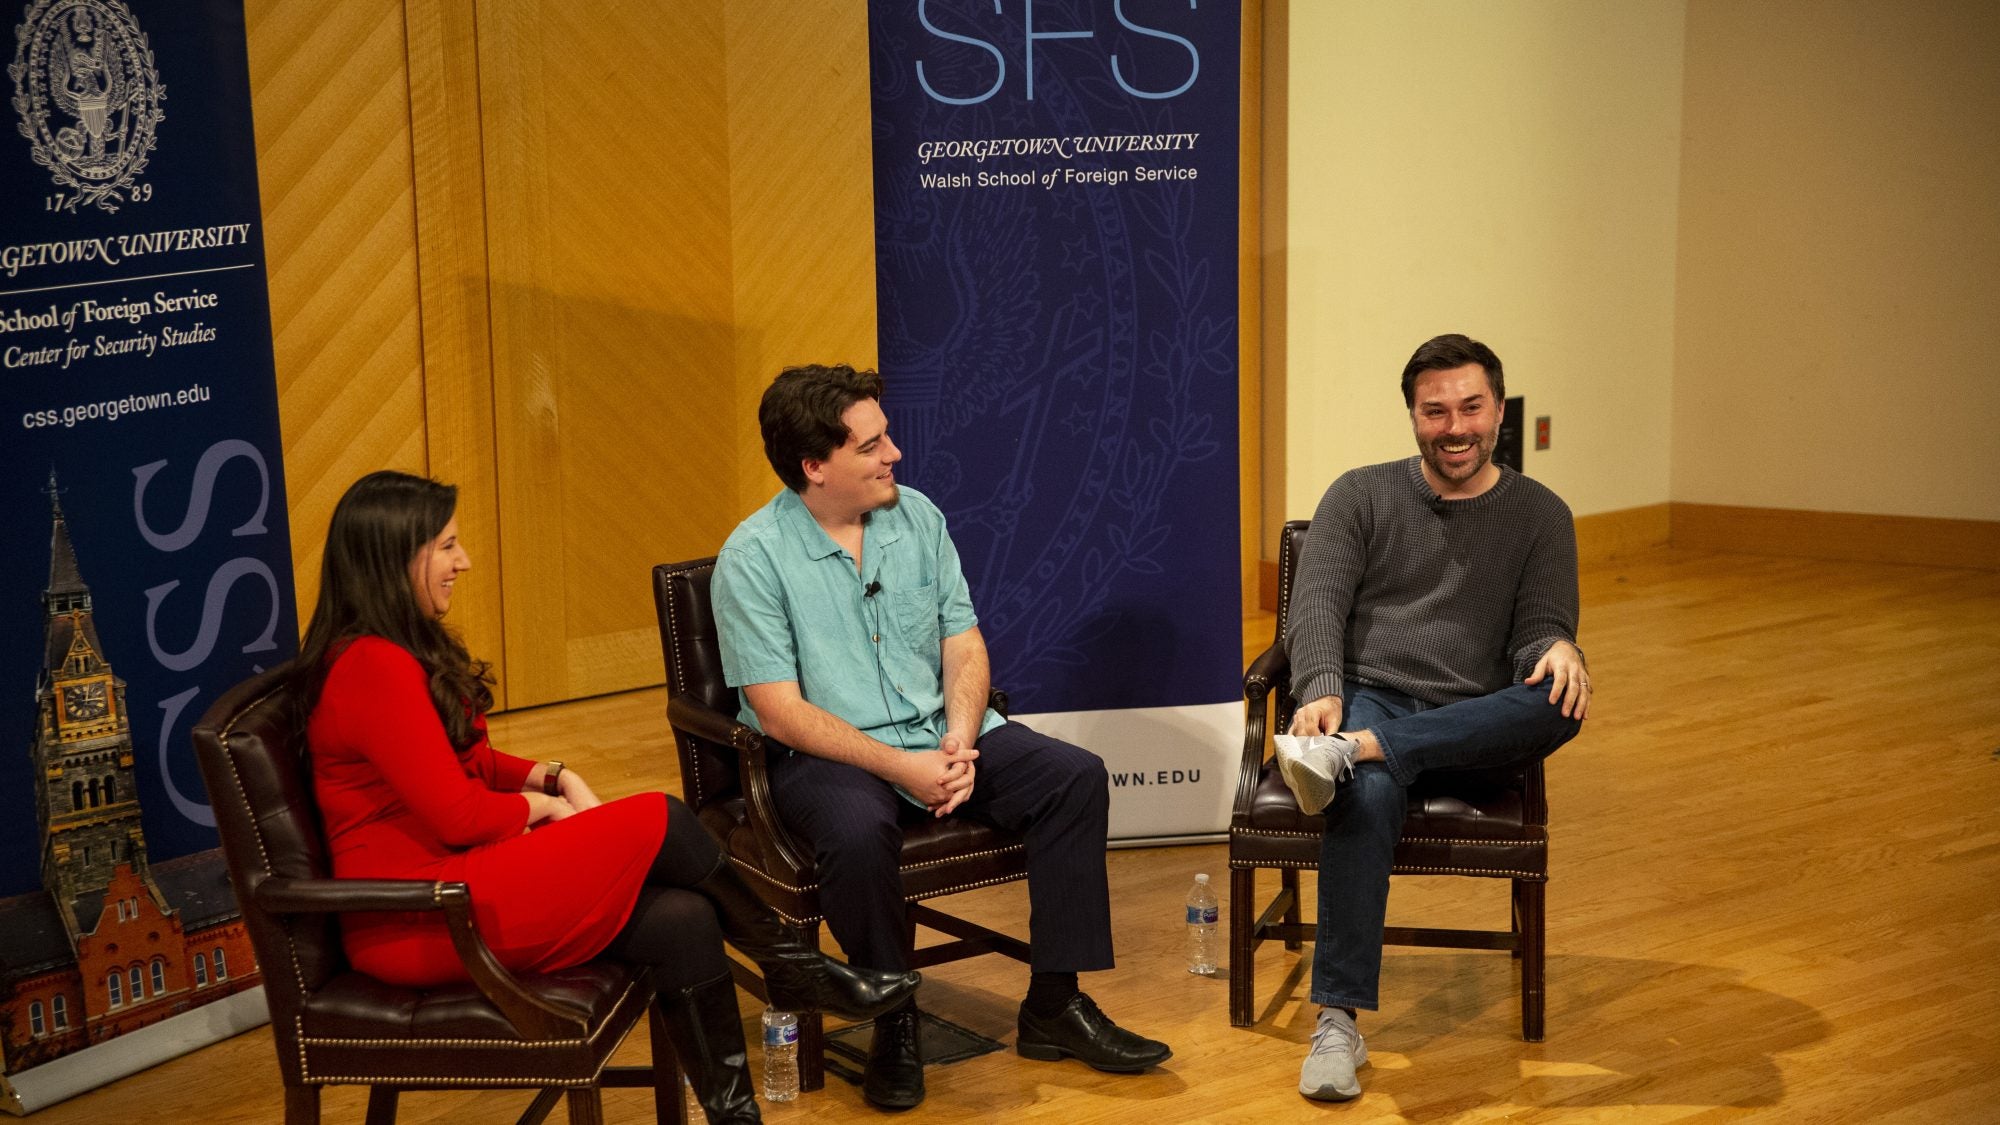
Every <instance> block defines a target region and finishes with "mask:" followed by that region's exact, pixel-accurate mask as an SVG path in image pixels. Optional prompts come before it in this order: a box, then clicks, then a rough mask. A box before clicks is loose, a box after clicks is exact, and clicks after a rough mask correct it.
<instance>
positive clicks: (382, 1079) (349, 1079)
mask: <svg viewBox="0 0 2000 1125" xmlns="http://www.w3.org/2000/svg"><path fill="white" fill-rule="evenodd" d="M306 1084H307V1085H310V1086H464V1087H473V1086H504V1087H508V1088H510V1089H513V1088H519V1089H527V1088H530V1087H534V1086H563V1087H570V1088H574V1089H579V1090H581V1089H585V1088H587V1087H590V1086H594V1085H596V1084H597V1082H596V1079H594V1078H593V1079H589V1080H586V1079H582V1078H528V1077H525V1076H524V1077H519V1078H426V1077H417V1076H412V1075H407V1074H401V1075H360V1074H356V1075H337V1076H332V1077H326V1078H312V1079H308V1080H307V1081H306Z"/></svg>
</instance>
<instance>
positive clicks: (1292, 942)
mask: <svg viewBox="0 0 2000 1125" xmlns="http://www.w3.org/2000/svg"><path fill="white" fill-rule="evenodd" d="M1278 885H1279V886H1281V887H1283V888H1284V889H1285V890H1288V891H1290V892H1292V904H1291V905H1290V906H1289V907H1286V908H1285V925H1287V926H1296V925H1298V924H1299V870H1298V868H1296V867H1281V868H1279V869H1278ZM1285 948H1286V949H1288V950H1290V951H1291V952H1293V953H1297V952H1298V951H1299V950H1301V949H1304V948H1305V945H1304V943H1302V942H1301V941H1299V939H1297V938H1295V937H1292V936H1291V935H1290V934H1287V935H1286V936H1285Z"/></svg>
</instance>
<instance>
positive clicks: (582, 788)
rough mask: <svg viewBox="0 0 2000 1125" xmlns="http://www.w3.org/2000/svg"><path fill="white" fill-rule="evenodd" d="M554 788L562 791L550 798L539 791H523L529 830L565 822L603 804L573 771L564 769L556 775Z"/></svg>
mask: <svg viewBox="0 0 2000 1125" xmlns="http://www.w3.org/2000/svg"><path fill="white" fill-rule="evenodd" d="M556 788H558V789H561V790H562V795H561V796H550V795H548V794H546V793H543V792H541V791H540V790H526V791H524V794H525V796H526V797H527V798H528V826H529V827H530V828H533V827H534V826H535V825H537V824H542V823H551V824H552V823H554V822H556V821H558V820H567V819H569V818H570V817H572V816H575V815H576V814H577V813H580V812H583V811H585V810H587V809H594V808H596V807H597V806H599V805H601V804H603V803H604V802H602V801H600V800H598V799H597V794H596V793H594V792H592V791H591V788H590V786H589V785H587V784H585V782H584V780H583V775H581V774H579V773H577V772H576V771H575V770H567V769H566V770H564V771H563V772H562V773H560V774H558V775H556Z"/></svg>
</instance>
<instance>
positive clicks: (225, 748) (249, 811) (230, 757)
mask: <svg viewBox="0 0 2000 1125" xmlns="http://www.w3.org/2000/svg"><path fill="white" fill-rule="evenodd" d="M283 690H284V688H283V687H282V686H280V687H276V688H273V689H271V690H270V691H267V692H265V693H264V694H263V695H260V696H258V697H257V698H256V699H255V700H254V701H252V702H251V703H250V705H249V706H247V707H242V708H239V709H238V710H237V712H236V714H235V715H233V716H231V718H230V720H229V725H228V726H226V727H224V728H222V729H221V730H219V731H217V732H216V741H217V742H218V743H220V744H221V746H222V760H223V761H224V762H226V763H227V764H228V766H229V773H230V776H231V777H232V778H234V779H235V782H236V796H237V798H238V799H239V800H241V801H242V802H243V812H244V814H245V815H246V816H247V817H248V819H249V821H250V823H252V824H257V823H258V819H257V810H256V809H253V808H251V807H250V793H249V787H248V786H246V785H244V784H243V775H242V774H241V773H240V772H238V771H237V769H236V755H234V754H231V753H230V752H229V736H230V735H231V734H232V733H234V732H235V730H236V723H237V720H239V719H241V718H242V717H243V716H245V715H247V714H249V713H250V712H252V711H254V710H256V709H257V708H259V707H262V706H263V705H264V701H265V700H267V699H269V698H271V697H272V696H274V695H276V694H278V693H279V692H281V691H283ZM251 835H252V836H253V837H254V838H255V839H256V841H257V855H258V858H260V859H261V860H263V863H264V871H265V873H266V875H269V874H270V871H271V853H270V850H269V849H267V848H265V847H264V833H263V831H262V829H261V828H260V829H259V830H258V831H256V832H253V833H251ZM285 957H286V959H287V960H289V961H291V963H292V979H293V980H294V981H296V982H297V984H298V991H299V995H301V996H303V995H305V993H306V971H305V970H304V969H302V968H300V967H299V950H298V945H297V943H295V942H294V941H293V940H292V927H291V924H290V923H289V922H287V923H286V925H285ZM259 968H264V967H263V966H261V965H260V966H259ZM264 971H265V972H267V973H268V972H270V969H268V968H264ZM299 1055H300V1058H301V1060H303V1058H304V1055H305V1048H304V1047H303V1046H301V1047H300V1048H299Z"/></svg>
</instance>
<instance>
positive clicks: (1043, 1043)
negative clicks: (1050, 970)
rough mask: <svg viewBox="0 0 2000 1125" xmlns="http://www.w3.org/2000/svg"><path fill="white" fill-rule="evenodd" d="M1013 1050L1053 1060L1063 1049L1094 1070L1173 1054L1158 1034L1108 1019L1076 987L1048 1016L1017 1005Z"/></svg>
mask: <svg viewBox="0 0 2000 1125" xmlns="http://www.w3.org/2000/svg"><path fill="white" fill-rule="evenodd" d="M1014 1050H1015V1051H1017V1052H1019V1053H1020V1055H1021V1057H1022V1058H1027V1059H1039V1060H1041V1061H1042V1062H1054V1061H1055V1060H1057V1059H1060V1058H1062V1057H1064V1056H1065V1055H1067V1056H1069V1057H1071V1058H1074V1059H1076V1060H1077V1061H1079V1062H1082V1063H1084V1064H1085V1065H1088V1066H1090V1067H1093V1068H1095V1069H1097V1070H1103V1071H1109V1072H1110V1073H1112V1074H1137V1073H1138V1072H1139V1071H1142V1070H1145V1069H1146V1068H1148V1067H1153V1066H1158V1065H1159V1064H1161V1063H1163V1062H1166V1061H1167V1060H1168V1059H1170V1058H1173V1057H1174V1052H1173V1050H1172V1049H1171V1048H1169V1047H1168V1046H1167V1045H1166V1044H1165V1043H1162V1042H1160V1041H1159V1040H1157V1039H1148V1038H1146V1037H1145V1036H1143V1035H1134V1034H1132V1033H1131V1032H1129V1031H1127V1030H1125V1029H1124V1028H1122V1027H1119V1026H1118V1025H1117V1024H1115V1023H1112V1022H1111V1018H1110V1017H1109V1016H1106V1015H1105V1014H1104V1013H1103V1012H1101V1011H1099V1010H1098V1008H1097V1004H1096V1002H1095V1001H1093V1000H1091V998H1090V997H1088V996H1085V995H1084V994H1083V993H1081V992H1079V993H1077V994H1076V995H1075V996H1072V997H1070V1001H1069V1003H1068V1004H1065V1005H1064V1006H1063V1010H1062V1011H1061V1012H1059V1013H1057V1014H1056V1015H1054V1016H1052V1017H1050V1018H1048V1019H1038V1018H1036V1017H1035V1015H1034V1013H1032V1012H1030V1011H1028V1008H1027V1006H1026V1005H1022V1007H1021V1020H1020V1026H1019V1033H1018V1034H1017V1035H1016V1037H1015V1039H1014Z"/></svg>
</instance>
